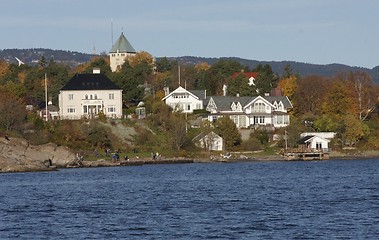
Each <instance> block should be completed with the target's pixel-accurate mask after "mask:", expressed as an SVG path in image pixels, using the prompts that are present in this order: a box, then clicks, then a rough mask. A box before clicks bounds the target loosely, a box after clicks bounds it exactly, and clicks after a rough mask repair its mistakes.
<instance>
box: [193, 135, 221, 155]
mask: <svg viewBox="0 0 379 240" xmlns="http://www.w3.org/2000/svg"><path fill="white" fill-rule="evenodd" d="M193 140H194V141H195V145H196V146H198V147H201V148H203V149H206V150H208V151H222V150H223V139H222V137H221V136H220V135H218V134H216V133H214V132H213V131H211V132H209V133H208V134H205V133H200V134H199V135H197V136H196V137H195V138H194V139H193Z"/></svg>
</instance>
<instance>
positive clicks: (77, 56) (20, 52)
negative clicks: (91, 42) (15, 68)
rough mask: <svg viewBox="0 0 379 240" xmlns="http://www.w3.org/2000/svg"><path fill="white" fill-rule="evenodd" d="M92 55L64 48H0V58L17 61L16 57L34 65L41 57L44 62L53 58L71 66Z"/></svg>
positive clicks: (88, 59)
mask: <svg viewBox="0 0 379 240" xmlns="http://www.w3.org/2000/svg"><path fill="white" fill-rule="evenodd" d="M93 56H94V55H92V54H87V53H80V52H71V51H64V50H52V49H46V48H31V49H3V50H0V59H3V60H5V61H7V62H10V63H18V62H17V60H16V57H17V58H18V59H20V60H21V61H22V62H24V63H25V64H28V65H31V66H33V65H36V64H38V62H39V61H40V60H41V59H42V57H43V58H45V61H46V62H49V61H51V60H54V61H55V62H58V63H65V64H68V65H69V66H71V67H75V66H77V65H79V64H82V63H85V62H88V61H90V60H91V58H92V57H93Z"/></svg>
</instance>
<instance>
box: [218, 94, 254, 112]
mask: <svg viewBox="0 0 379 240" xmlns="http://www.w3.org/2000/svg"><path fill="white" fill-rule="evenodd" d="M211 98H212V99H213V101H214V102H215V104H216V106H217V110H218V111H228V110H231V106H232V103H233V102H235V103H237V102H239V103H241V106H242V107H243V106H245V105H246V104H247V103H248V102H250V100H251V99H252V98H255V97H231V96H211Z"/></svg>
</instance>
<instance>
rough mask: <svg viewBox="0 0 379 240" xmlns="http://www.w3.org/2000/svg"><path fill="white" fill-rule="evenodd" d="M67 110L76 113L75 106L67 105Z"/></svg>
mask: <svg viewBox="0 0 379 240" xmlns="http://www.w3.org/2000/svg"><path fill="white" fill-rule="evenodd" d="M67 112H68V113H75V107H74V106H68V107H67Z"/></svg>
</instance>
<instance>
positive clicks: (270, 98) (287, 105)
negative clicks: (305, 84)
mask: <svg viewBox="0 0 379 240" xmlns="http://www.w3.org/2000/svg"><path fill="white" fill-rule="evenodd" d="M263 98H264V99H266V100H267V101H269V102H270V103H271V104H274V102H277V103H279V102H282V103H283V107H284V108H292V104H291V102H290V101H289V99H288V98H287V97H286V96H263Z"/></svg>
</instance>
